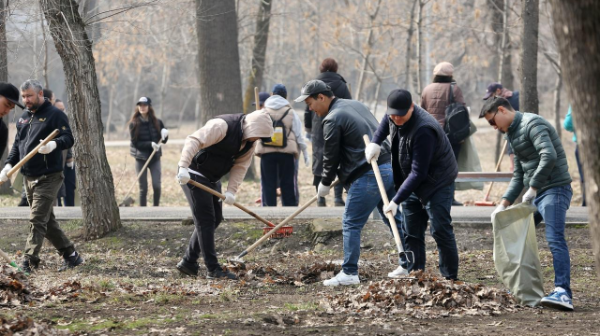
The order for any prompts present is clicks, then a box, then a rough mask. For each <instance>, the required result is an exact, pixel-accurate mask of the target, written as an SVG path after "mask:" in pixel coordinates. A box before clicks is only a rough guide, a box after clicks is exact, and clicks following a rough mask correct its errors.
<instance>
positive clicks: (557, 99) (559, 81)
mask: <svg viewBox="0 0 600 336" xmlns="http://www.w3.org/2000/svg"><path fill="white" fill-rule="evenodd" d="M562 85H563V79H562V76H561V74H560V73H559V74H557V76H556V84H555V85H554V125H555V127H556V133H558V138H559V139H562V127H561V126H562V125H561V123H560V90H562Z"/></svg>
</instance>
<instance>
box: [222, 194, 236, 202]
mask: <svg viewBox="0 0 600 336" xmlns="http://www.w3.org/2000/svg"><path fill="white" fill-rule="evenodd" d="M223 202H225V204H229V205H233V203H235V195H234V194H232V193H230V192H229V191H226V192H225V199H224V200H223Z"/></svg>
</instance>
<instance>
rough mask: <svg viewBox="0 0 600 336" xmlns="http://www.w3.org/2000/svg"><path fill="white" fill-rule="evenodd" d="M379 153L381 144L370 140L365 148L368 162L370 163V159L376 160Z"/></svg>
mask: <svg viewBox="0 0 600 336" xmlns="http://www.w3.org/2000/svg"><path fill="white" fill-rule="evenodd" d="M379 153H381V146H379V145H378V144H376V143H373V142H371V143H370V144H368V145H367V148H365V158H366V159H367V162H368V163H371V160H373V159H375V160H377V159H378V158H379Z"/></svg>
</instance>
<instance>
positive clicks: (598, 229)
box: [550, 0, 600, 276]
mask: <svg viewBox="0 0 600 336" xmlns="http://www.w3.org/2000/svg"><path fill="white" fill-rule="evenodd" d="M550 2H551V4H552V16H553V20H554V34H555V35H556V39H557V41H558V48H559V51H560V60H561V69H562V74H563V76H564V80H565V84H566V86H567V92H568V93H569V97H570V98H571V101H572V108H573V120H574V121H575V129H576V131H577V143H578V145H579V150H580V151H581V155H582V161H583V170H584V176H585V188H586V190H585V192H586V195H587V206H588V212H589V226H590V233H591V240H592V249H593V252H594V255H595V259H596V272H597V273H598V276H600V206H599V203H600V193H599V190H598V189H599V188H598V186H599V185H600V155H598V153H600V137H599V136H598V130H599V129H600V118H598V111H599V110H600V96H599V95H598V92H600V62H599V61H598V55H600V2H599V1H597V0H581V1H561V0H551V1H550Z"/></svg>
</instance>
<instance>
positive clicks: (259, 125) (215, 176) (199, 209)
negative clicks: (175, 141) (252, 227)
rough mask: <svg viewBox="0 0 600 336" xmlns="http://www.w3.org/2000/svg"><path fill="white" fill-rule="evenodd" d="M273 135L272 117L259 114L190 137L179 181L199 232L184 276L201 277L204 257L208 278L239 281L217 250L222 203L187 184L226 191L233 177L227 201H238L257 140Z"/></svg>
mask: <svg viewBox="0 0 600 336" xmlns="http://www.w3.org/2000/svg"><path fill="white" fill-rule="evenodd" d="M272 135H273V122H272V121H271V118H269V116H268V115H266V114H265V113H263V112H261V111H256V112H253V113H250V114H241V113H240V114H224V115H220V116H218V117H216V118H214V119H211V120H209V121H208V122H207V123H206V124H205V125H204V126H203V127H202V128H200V129H199V130H197V131H196V132H194V133H193V134H192V135H189V136H188V137H187V138H186V140H185V145H184V147H183V151H182V152H181V158H180V159H179V171H178V173H177V180H178V181H179V184H180V185H181V186H182V187H183V189H184V191H185V192H186V196H187V199H188V203H189V204H190V207H191V208H192V214H193V218H194V225H195V229H194V233H193V234H192V237H191V238H190V242H189V245H188V248H187V250H186V252H185V255H184V256H183V259H181V261H180V262H179V263H178V264H177V269H178V270H179V271H180V272H181V273H184V274H187V275H191V276H197V275H198V269H199V266H198V258H200V253H202V258H203V259H204V264H205V265H206V268H207V270H208V276H207V278H209V279H217V278H223V279H232V280H236V279H237V277H236V276H235V274H233V273H231V272H229V271H223V269H222V268H221V265H219V261H218V259H217V252H216V251H215V229H216V228H217V227H218V226H219V223H221V220H222V219H223V204H222V203H221V199H220V198H218V197H216V196H213V195H211V194H209V193H207V192H206V191H203V190H201V189H199V188H196V187H194V186H192V185H189V184H187V183H188V181H189V180H190V179H192V180H194V181H196V182H198V183H201V184H204V185H205V186H207V187H209V188H211V189H213V190H215V191H217V192H221V182H220V180H221V177H223V176H224V175H225V174H227V173H230V174H229V183H228V184H227V191H226V192H225V197H226V198H225V200H224V202H225V203H227V204H230V205H231V204H233V203H235V193H236V192H237V190H238V187H239V185H240V184H241V183H242V181H243V180H244V176H245V175H246V171H247V170H248V167H250V163H251V160H252V154H253V153H254V148H255V147H256V141H257V140H259V139H261V138H268V140H270V138H271V136H272ZM186 189H187V190H186Z"/></svg>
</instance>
